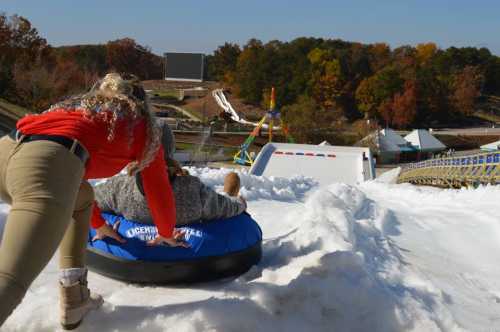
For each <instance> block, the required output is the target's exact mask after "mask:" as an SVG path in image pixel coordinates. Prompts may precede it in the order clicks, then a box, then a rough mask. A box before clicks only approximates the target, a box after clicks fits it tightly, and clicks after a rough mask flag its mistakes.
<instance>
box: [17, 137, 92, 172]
mask: <svg viewBox="0 0 500 332" xmlns="http://www.w3.org/2000/svg"><path fill="white" fill-rule="evenodd" d="M9 137H10V138H12V139H13V140H15V141H16V142H19V143H27V142H33V141H51V142H55V143H58V144H61V145H62V146H64V147H65V148H66V149H68V150H69V151H70V152H71V153H73V154H74V155H75V156H77V157H78V158H79V159H80V160H81V161H82V163H83V164H85V163H86V162H87V160H88V159H89V153H88V151H87V149H85V147H84V146H83V145H82V144H81V143H80V142H78V140H76V139H71V138H68V137H66V136H59V135H24V134H23V133H22V132H20V131H19V130H12V131H11V132H10V133H9Z"/></svg>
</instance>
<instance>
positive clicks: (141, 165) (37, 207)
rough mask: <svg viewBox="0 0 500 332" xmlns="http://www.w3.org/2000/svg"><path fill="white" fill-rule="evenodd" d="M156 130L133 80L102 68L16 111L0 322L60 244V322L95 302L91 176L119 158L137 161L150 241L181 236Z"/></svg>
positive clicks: (0, 155) (2, 157)
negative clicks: (52, 99)
mask: <svg viewBox="0 0 500 332" xmlns="http://www.w3.org/2000/svg"><path fill="white" fill-rule="evenodd" d="M160 136H161V135H160V133H159V129H158V128H157V127H156V122H155V121H154V119H153V115H152V113H151V111H150V107H149V104H148V100H147V97H146V94H145V92H144V90H143V88H142V87H141V86H140V84H139V83H138V81H137V80H136V79H134V78H130V77H129V78H123V77H121V76H120V75H118V74H108V75H106V76H105V77H104V79H102V80H101V81H100V82H98V83H97V84H96V85H95V86H94V87H93V88H92V90H91V91H90V92H89V93H87V94H85V95H82V96H78V97H74V98H71V99H69V100H67V101H65V102H62V103H60V104H57V105H54V106H53V107H51V109H49V110H48V111H46V112H44V113H42V114H39V115H28V116H26V117H24V118H23V119H21V120H19V121H18V123H17V130H16V131H15V132H12V133H11V134H10V135H9V136H5V137H4V138H2V139H1V140H0V199H2V200H3V201H5V202H7V203H9V204H11V206H12V207H11V210H10V212H9V215H8V217H7V221H6V225H5V229H4V234H3V239H2V242H1V246H0V303H1V306H0V326H1V325H2V324H3V322H4V321H5V320H6V319H7V317H8V316H9V315H10V313H11V312H12V311H13V310H14V309H15V307H16V306H17V305H18V304H19V303H20V302H21V300H22V298H23V297H24V294H25V293H26V291H27V289H28V287H29V286H30V284H31V283H32V281H33V280H34V279H35V277H36V276H37V275H38V274H39V273H40V272H41V270H42V269H43V268H44V267H45V265H46V264H47V263H48V262H49V260H50V258H51V257H52V256H53V254H54V252H55V250H56V249H57V247H58V246H59V251H60V268H61V278H60V289H61V299H60V301H61V317H60V319H61V324H62V326H63V327H64V328H65V329H72V328H75V327H77V326H78V325H79V324H80V322H81V320H82V319H83V316H84V315H85V314H86V313H87V312H88V311H89V310H90V309H93V308H97V307H98V306H99V305H100V304H101V303H102V301H103V300H102V297H100V296H99V295H95V294H90V291H89V289H88V288H87V278H86V275H87V270H86V269H85V261H84V259H85V248H86V243H87V237H88V228H89V220H90V216H91V214H92V213H97V212H95V211H97V210H95V211H94V212H92V210H93V201H94V197H93V190H92V187H91V186H90V185H89V183H88V182H87V181H86V180H88V179H93V178H104V177H110V176H112V175H114V174H116V173H118V172H120V171H121V170H122V169H123V168H124V167H127V170H128V172H129V174H131V175H132V174H135V173H136V172H138V171H141V174H142V176H143V179H144V191H145V194H146V197H147V201H148V205H149V208H150V210H151V215H152V216H153V219H154V221H155V224H156V225H157V228H158V235H157V237H156V238H155V239H154V240H152V241H150V244H151V245H155V244H161V243H166V244H168V245H171V246H178V245H183V242H181V241H180V239H181V238H182V234H179V233H177V232H176V231H174V225H175V219H176V218H175V204H174V198H173V194H172V189H171V187H170V183H169V180H168V177H167V176H166V173H165V172H164V170H165V161H164V158H163V152H162V151H163V149H161V148H160ZM165 198H167V200H166V201H165ZM165 202H167V204H165ZM95 219H96V220H98V219H99V218H95ZM93 226H94V227H95V228H97V236H98V238H103V237H105V236H110V237H113V238H115V239H117V240H119V241H123V240H122V239H121V238H119V237H118V236H117V234H116V233H115V232H114V230H113V229H111V228H110V227H109V226H108V225H107V224H99V225H93Z"/></svg>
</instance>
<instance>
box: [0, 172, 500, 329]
mask: <svg viewBox="0 0 500 332" xmlns="http://www.w3.org/2000/svg"><path fill="white" fill-rule="evenodd" d="M189 171H190V173H191V174H194V175H197V176H199V177H200V178H201V179H202V180H203V181H204V182H205V183H206V184H208V185H210V186H212V187H214V188H216V189H217V190H221V188H222V185H223V179H224V175H225V174H227V172H229V170H227V169H221V170H214V169H208V168H189ZM240 175H241V178H242V184H243V188H242V194H243V195H244V196H245V197H246V198H247V200H248V211H249V212H250V213H251V215H252V216H253V217H254V218H255V219H256V220H257V221H258V222H259V224H260V225H261V227H262V229H263V233H264V243H263V254H264V256H263V259H262V261H261V262H260V264H259V265H258V266H256V267H254V268H252V269H251V270H250V271H249V272H247V273H246V274H244V275H242V276H240V277H238V278H232V279H227V280H221V281H217V282H211V283H204V284H197V285H192V286H184V287H157V286H155V287H147V286H137V285H131V284H126V283H123V282H119V281H115V280H111V279H108V278H105V277H102V276H100V275H97V274H95V273H90V275H89V279H90V280H89V283H90V286H91V288H92V289H93V290H95V291H97V292H99V293H101V294H102V295H103V296H104V298H105V301H106V303H105V305H104V308H103V310H100V311H97V312H92V313H91V314H90V315H89V316H88V317H87V318H86V319H85V320H84V323H83V324H82V326H81V327H80V329H79V330H80V331H135V330H146V331H170V330H175V331H461V330H470V331H482V330H500V265H499V264H498V262H499V261H500V217H499V216H498V202H499V201H500V187H481V188H478V189H475V190H473V189H464V190H442V189H436V188H428V187H415V186H412V185H406V184H404V185H397V184H394V181H393V180H394V177H395V176H397V170H395V171H393V172H392V173H386V174H384V177H383V178H382V181H381V180H380V179H379V180H378V181H370V182H366V183H363V184H359V185H356V186H350V185H345V184H330V185H326V184H319V183H317V182H315V181H314V180H313V179H311V178H305V177H294V178H290V179H285V178H278V177H271V178H266V177H256V176H252V175H249V174H247V173H240ZM8 209H9V207H8V206H7V205H6V204H4V203H1V202H0V229H1V228H3V227H2V226H1V225H3V224H4V222H5V218H6V215H7V213H8ZM56 261H57V260H56V259H53V260H52V261H51V262H50V263H49V264H48V266H47V267H46V268H45V269H44V271H43V272H42V273H41V274H40V276H39V277H38V278H37V279H36V280H35V282H34V283H33V285H32V286H31V288H30V291H29V292H28V294H27V296H26V297H25V299H24V301H23V302H22V304H21V305H20V306H19V307H18V308H17V310H16V311H15V312H14V314H13V315H12V316H11V317H10V318H9V319H8V321H7V322H6V324H5V326H4V327H3V330H2V331H23V332H24V331H54V330H57V329H59V325H58V311H57V308H58V302H57V294H58V293H57V264H56Z"/></svg>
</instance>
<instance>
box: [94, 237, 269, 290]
mask: <svg viewBox="0 0 500 332" xmlns="http://www.w3.org/2000/svg"><path fill="white" fill-rule="evenodd" d="M261 258H262V242H261V241H259V242H258V243H256V244H255V245H253V246H251V247H249V248H247V249H245V250H241V251H237V252H234V253H230V254H227V255H224V256H212V257H204V258H200V259H196V260H184V261H172V262H147V261H138V260H136V261H133V260H127V259H123V258H119V257H116V256H113V255H111V254H108V253H104V252H102V251H100V250H97V249H94V248H87V265H88V267H89V269H90V270H91V271H94V272H96V273H99V274H102V275H104V276H107V277H110V278H113V279H118V280H122V281H127V282H131V283H140V284H146V283H147V284H190V283H197V282H205V281H210V280H215V279H220V278H226V277H230V276H236V275H240V274H242V273H245V272H246V271H248V270H249V269H250V268H251V267H252V266H253V265H255V264H257V263H258V262H259V261H260V259H261Z"/></svg>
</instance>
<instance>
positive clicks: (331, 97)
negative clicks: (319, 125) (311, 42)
mask: <svg viewBox="0 0 500 332" xmlns="http://www.w3.org/2000/svg"><path fill="white" fill-rule="evenodd" d="M308 58H309V61H311V64H312V67H313V74H312V77H311V82H310V84H311V86H312V88H311V90H312V97H313V98H314V100H315V101H316V103H317V104H318V106H319V107H321V108H322V109H324V110H329V111H335V109H338V106H339V103H338V101H339V99H340V97H341V96H342V94H343V92H344V90H343V88H344V85H345V81H344V78H343V75H342V68H341V65H340V61H339V60H338V59H336V58H335V57H334V56H333V54H332V53H331V52H329V51H328V50H323V49H319V48H315V49H314V50H312V51H311V52H310V53H309V55H308ZM337 113H338V112H337ZM337 115H341V114H337Z"/></svg>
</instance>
